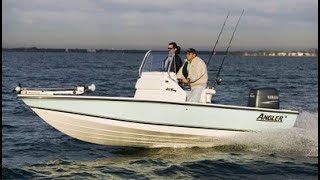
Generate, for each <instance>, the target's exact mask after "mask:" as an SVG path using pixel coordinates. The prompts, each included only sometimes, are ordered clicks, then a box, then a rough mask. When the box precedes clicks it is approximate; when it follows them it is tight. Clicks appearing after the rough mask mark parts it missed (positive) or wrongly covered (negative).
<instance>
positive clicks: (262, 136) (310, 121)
mask: <svg viewBox="0 0 320 180" xmlns="http://www.w3.org/2000/svg"><path fill="white" fill-rule="evenodd" d="M219 148H222V149H223V150H227V149H228V148H229V150H232V149H239V150H241V151H254V152H261V153H267V154H281V155H285V156H286V155H296V156H308V157H318V112H307V111H304V112H302V113H301V114H300V115H299V117H298V119H297V122H296V124H295V127H294V128H292V129H287V130H277V131H266V132H259V133H250V134H243V135H237V136H236V137H233V138H232V139H228V140H227V142H226V145H224V146H220V147H219V146H218V147H217V149H219Z"/></svg>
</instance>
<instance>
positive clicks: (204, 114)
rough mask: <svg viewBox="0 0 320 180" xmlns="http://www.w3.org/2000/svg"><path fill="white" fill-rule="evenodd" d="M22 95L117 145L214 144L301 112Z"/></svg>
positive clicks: (87, 135)
mask: <svg viewBox="0 0 320 180" xmlns="http://www.w3.org/2000/svg"><path fill="white" fill-rule="evenodd" d="M19 98H21V99H22V100H23V101H24V102H25V103H26V104H27V105H28V106H30V107H31V108H32V110H33V111H34V112H36V113H37V114H38V115H39V116H40V117H41V118H42V119H44V120H45V121H46V122H47V123H49V124H50V125H51V126H53V127H55V128H56V129H58V130H59V131H61V132H63V133H65V134H67V135H69V136H71V137H74V138H77V139H79V140H82V141H86V142H91V143H96V144H103V145H113V146H131V147H193V146H198V147H209V146H215V145H219V144H222V143H224V138H230V137H231V138H232V136H235V135H238V134H241V133H250V132H258V131H264V130H268V131H269V130H279V129H288V128H292V127H293V125H294V123H295V121H296V118H297V116H298V112H296V111H290V110H277V109H263V108H252V107H242V106H229V105H216V104H201V103H187V102H185V103H178V102H165V101H149V100H137V99H134V98H117V97H97V96H56V95H55V96H45V95H19ZM263 117H269V118H264V119H263ZM279 117H281V118H280V119H279ZM279 120H281V121H279Z"/></svg>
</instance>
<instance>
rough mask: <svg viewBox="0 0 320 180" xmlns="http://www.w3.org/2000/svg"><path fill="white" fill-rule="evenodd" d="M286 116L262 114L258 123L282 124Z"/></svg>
mask: <svg viewBox="0 0 320 180" xmlns="http://www.w3.org/2000/svg"><path fill="white" fill-rule="evenodd" d="M283 118H284V116H274V115H265V114H263V113H261V114H260V115H259V116H258V118H257V121H269V122H282V120H283Z"/></svg>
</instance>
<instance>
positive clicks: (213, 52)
mask: <svg viewBox="0 0 320 180" xmlns="http://www.w3.org/2000/svg"><path fill="white" fill-rule="evenodd" d="M229 14H230V11H228V15H227V17H226V19H225V20H224V23H223V25H222V28H221V30H220V33H219V35H218V38H217V41H216V43H215V44H214V47H213V49H212V51H211V55H210V58H209V60H208V62H207V67H208V65H209V63H210V60H211V58H212V57H213V55H215V54H216V53H215V51H214V50H215V49H216V46H217V44H218V42H219V39H220V35H221V33H222V31H223V28H224V26H225V25H226V22H227V19H228V17H229Z"/></svg>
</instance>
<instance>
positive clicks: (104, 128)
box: [32, 108, 243, 148]
mask: <svg viewBox="0 0 320 180" xmlns="http://www.w3.org/2000/svg"><path fill="white" fill-rule="evenodd" d="M32 110H33V111H34V112H36V113H37V114H38V115H39V116H40V117H41V118H42V119H44V120H45V121H46V122H47V123H48V124H50V125H51V126H52V127H54V128H56V129H57V130H59V131H61V132H62V133H64V134H67V135H69V136H71V137H74V138H76V139H79V140H82V141H86V142H91V143H95V144H102V145H112V146H130V147H146V148H159V147H174V148H181V147H194V146H197V147H210V146H215V145H219V144H223V143H224V141H223V139H224V138H227V137H230V136H233V135H236V134H239V133H243V132H241V131H226V130H214V129H197V128H184V127H175V126H165V125H153V124H143V123H134V122H125V121H117V120H112V119H107V118H97V117H90V116H84V115H78V114H71V113H63V112H57V111H50V110H43V109H37V108H32Z"/></svg>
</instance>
